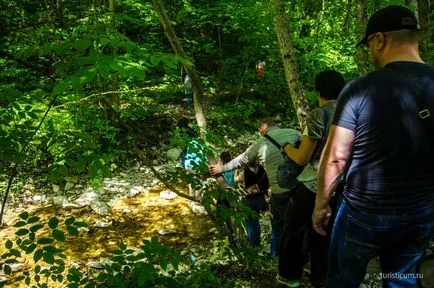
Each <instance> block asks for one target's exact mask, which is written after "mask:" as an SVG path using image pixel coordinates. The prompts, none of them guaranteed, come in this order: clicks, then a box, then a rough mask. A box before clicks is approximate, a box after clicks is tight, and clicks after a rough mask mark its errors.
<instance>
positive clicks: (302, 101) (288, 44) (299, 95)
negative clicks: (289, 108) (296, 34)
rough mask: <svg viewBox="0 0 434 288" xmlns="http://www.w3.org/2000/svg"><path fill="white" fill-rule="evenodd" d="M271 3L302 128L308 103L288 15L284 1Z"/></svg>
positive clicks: (290, 88)
mask: <svg viewBox="0 0 434 288" xmlns="http://www.w3.org/2000/svg"><path fill="white" fill-rule="evenodd" d="M272 5H273V10H274V13H275V15H274V24H275V29H276V33H277V39H278V41H279V47H280V54H281V56H282V62H283V66H284V69H285V76H286V79H287V82H288V87H289V92H290V95H291V100H292V103H293V105H294V109H295V111H296V115H297V120H298V124H299V126H300V128H301V129H304V127H305V125H306V115H307V112H308V111H309V105H308V102H307V99H306V95H305V92H304V90H303V85H302V82H301V79H300V73H299V69H298V66H297V61H296V58H295V49H294V46H293V44H292V40H291V35H290V34H289V27H290V25H289V17H288V15H287V13H286V12H285V5H284V1H282V0H273V1H272Z"/></svg>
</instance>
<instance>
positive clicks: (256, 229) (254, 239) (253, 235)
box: [243, 194, 267, 246]
mask: <svg viewBox="0 0 434 288" xmlns="http://www.w3.org/2000/svg"><path fill="white" fill-rule="evenodd" d="M243 203H244V204H245V205H246V206H248V207H249V208H250V209H252V210H253V211H255V212H256V213H258V215H255V216H252V217H249V218H248V219H247V240H248V241H249V243H250V244H252V245H253V246H259V245H261V225H260V224H259V213H260V212H261V211H264V210H265V209H266V207H267V203H266V202H265V197H264V195H263V194H261V195H252V196H250V197H248V198H244V199H243Z"/></svg>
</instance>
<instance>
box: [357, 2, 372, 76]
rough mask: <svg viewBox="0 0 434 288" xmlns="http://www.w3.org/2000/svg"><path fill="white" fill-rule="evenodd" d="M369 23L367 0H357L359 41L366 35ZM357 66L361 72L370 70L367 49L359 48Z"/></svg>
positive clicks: (364, 72)
mask: <svg viewBox="0 0 434 288" xmlns="http://www.w3.org/2000/svg"><path fill="white" fill-rule="evenodd" d="M367 23H368V13H367V5H366V0H357V25H356V26H357V41H359V40H360V39H362V38H363V37H364V36H365V31H366V25H367ZM356 62H357V67H358V71H359V74H361V75H362V74H366V72H368V69H367V68H368V66H369V65H368V64H369V54H368V51H366V50H365V49H357V58H356Z"/></svg>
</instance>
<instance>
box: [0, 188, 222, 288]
mask: <svg viewBox="0 0 434 288" xmlns="http://www.w3.org/2000/svg"><path fill="white" fill-rule="evenodd" d="M161 191H162V188H161V187H156V188H154V189H151V190H150V192H149V193H146V194H140V195H138V196H136V197H134V198H122V199H119V200H118V201H116V202H115V203H114V205H111V207H110V215H109V217H107V218H108V219H110V220H111V221H112V225H111V226H108V227H103V228H97V227H94V225H95V223H96V222H97V221H102V220H104V219H103V217H101V216H100V215H97V214H96V213H94V212H93V211H92V210H91V209H90V208H83V209H79V210H70V211H67V210H62V209H56V208H54V207H53V206H51V205H49V206H45V207H37V206H31V205H30V206H29V207H27V211H28V212H29V213H30V214H31V215H36V216H39V217H41V219H43V220H41V221H42V222H43V223H44V224H46V222H47V219H49V218H50V217H52V216H56V217H58V218H59V220H61V223H62V220H63V219H65V218H67V217H70V216H74V217H75V218H77V220H79V221H84V222H86V223H88V224H89V227H88V231H82V232H80V236H79V237H73V236H67V240H66V241H65V243H59V244H58V247H59V248H61V249H64V250H65V254H66V257H67V260H66V263H67V266H70V265H71V261H72V262H74V263H76V264H79V265H80V268H81V269H82V270H87V269H90V268H88V267H87V263H88V262H89V261H98V260H99V259H100V258H109V257H110V256H111V253H110V251H112V250H115V249H117V246H118V244H120V243H124V244H125V245H127V246H130V247H137V248H139V247H140V246H141V244H142V239H148V240H149V239H151V237H153V236H155V235H158V237H159V239H160V242H161V243H163V244H165V245H168V246H170V247H171V248H173V249H175V250H181V249H185V248H188V247H190V246H192V245H195V244H199V243H207V242H208V243H209V240H210V239H211V237H212V236H215V235H211V234H212V233H210V232H209V230H210V229H211V228H212V227H213V224H212V222H211V221H210V220H209V218H208V217H207V216H198V215H195V214H193V213H192V212H191V210H190V208H189V207H188V200H185V199H183V198H181V197H176V198H175V199H172V200H165V199H161V198H160V197H159V193H160V192H161ZM16 221H17V217H16V215H14V217H9V218H7V223H8V224H9V226H7V227H5V228H4V229H2V230H0V237H2V239H3V240H2V243H1V245H0V253H5V252H6V251H7V249H6V248H5V245H4V243H5V242H6V240H7V239H10V240H12V241H15V239H16V236H15V235H14V232H15V231H16V228H14V227H13V226H12V225H13V223H15V222H16ZM60 227H62V226H60ZM60 229H61V228H60ZM48 231H49V228H48V226H47V225H46V227H44V229H41V230H40V231H38V233H39V235H41V236H42V235H43V234H47V233H48ZM159 232H160V233H159ZM56 243H58V242H56ZM22 254H23V255H22V256H24V258H23V259H20V262H21V263H25V265H26V267H25V270H32V269H33V259H32V257H33V254H30V255H25V253H22ZM38 264H39V265H44V263H43V262H42V261H40V262H38ZM20 285H22V286H20ZM20 285H17V284H15V286H14V285H11V286H10V287H26V286H25V284H24V282H22V283H21V284H20ZM50 287H63V286H61V285H60V286H55V285H54V284H53V285H50Z"/></svg>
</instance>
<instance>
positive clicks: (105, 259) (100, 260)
mask: <svg viewBox="0 0 434 288" xmlns="http://www.w3.org/2000/svg"><path fill="white" fill-rule="evenodd" d="M99 263H101V265H103V266H105V265H111V264H113V261H111V260H110V259H107V258H100V259H99Z"/></svg>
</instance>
